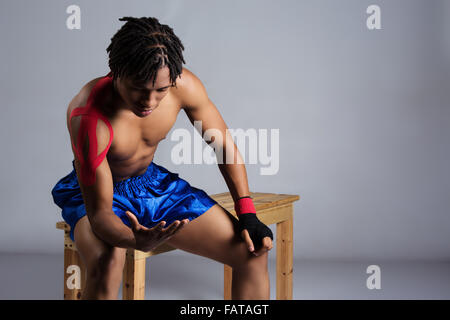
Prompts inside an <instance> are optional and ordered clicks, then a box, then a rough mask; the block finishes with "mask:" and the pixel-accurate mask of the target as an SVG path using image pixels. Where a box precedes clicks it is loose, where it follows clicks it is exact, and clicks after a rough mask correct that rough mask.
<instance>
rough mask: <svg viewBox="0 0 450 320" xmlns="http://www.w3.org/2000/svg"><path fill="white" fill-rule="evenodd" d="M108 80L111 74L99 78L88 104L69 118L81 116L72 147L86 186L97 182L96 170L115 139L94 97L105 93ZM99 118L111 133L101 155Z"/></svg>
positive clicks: (75, 110)
mask: <svg viewBox="0 0 450 320" xmlns="http://www.w3.org/2000/svg"><path fill="white" fill-rule="evenodd" d="M108 81H111V78H110V77H109V75H108V76H107V77H104V78H103V79H101V80H99V81H98V82H97V83H96V84H95V86H94V88H93V89H92V90H91V94H90V96H89V98H88V101H87V105H86V106H84V107H79V108H76V109H73V110H72V113H71V114H70V118H69V121H70V119H72V117H75V116H81V124H80V127H79V129H78V137H77V138H76V140H77V145H75V144H74V142H73V141H72V147H73V149H74V152H75V155H76V157H77V159H78V160H79V162H80V165H81V172H80V177H81V181H82V182H83V184H84V185H86V186H91V185H93V184H94V183H95V170H96V168H97V167H98V166H99V165H100V163H101V162H102V161H103V159H104V158H105V157H106V154H107V152H108V150H109V148H110V146H111V143H112V140H113V135H114V133H113V128H112V126H111V124H110V122H109V121H108V119H107V118H106V117H105V116H104V115H103V114H101V113H100V111H98V110H97V108H96V107H95V102H96V99H94V97H98V96H102V95H103V94H104V92H103V90H104V88H105V86H106V85H107V84H108ZM99 119H100V120H103V122H105V123H106V125H107V126H108V129H109V132H110V135H109V143H108V146H107V147H106V148H105V150H103V151H102V152H101V153H100V154H99V155H97V153H98V143H97V121H98V120H99ZM71 131H72V130H71ZM71 135H72V134H71ZM74 138H75V137H74ZM86 138H87V139H86ZM86 142H88V143H89V149H88V152H87V157H86V158H85V157H84V155H83V149H84V145H85V143H86Z"/></svg>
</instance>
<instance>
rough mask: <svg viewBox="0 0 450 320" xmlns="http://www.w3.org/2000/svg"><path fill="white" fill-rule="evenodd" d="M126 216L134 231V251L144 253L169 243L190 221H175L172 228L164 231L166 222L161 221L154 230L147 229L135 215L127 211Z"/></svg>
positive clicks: (169, 227)
mask: <svg viewBox="0 0 450 320" xmlns="http://www.w3.org/2000/svg"><path fill="white" fill-rule="evenodd" d="M125 214H126V215H127V217H128V220H129V221H130V223H131V230H132V231H133V233H134V237H135V239H136V246H135V248H134V249H137V250H140V251H144V252H148V251H151V250H152V249H154V248H156V247H157V246H159V245H160V244H162V243H163V242H165V241H167V240H168V239H170V238H171V237H172V236H173V235H174V234H175V233H177V232H178V231H180V230H181V229H182V228H183V227H184V225H186V224H187V223H188V222H189V219H184V220H182V221H181V222H180V220H175V221H174V222H172V224H171V225H170V226H168V227H167V228H165V229H164V228H163V227H164V225H165V224H166V222H165V221H161V222H160V223H158V224H157V225H156V226H154V227H153V228H146V227H144V226H143V225H141V224H139V222H138V220H137V218H136V216H135V215H134V214H133V213H131V212H130V211H127V212H126V213H125Z"/></svg>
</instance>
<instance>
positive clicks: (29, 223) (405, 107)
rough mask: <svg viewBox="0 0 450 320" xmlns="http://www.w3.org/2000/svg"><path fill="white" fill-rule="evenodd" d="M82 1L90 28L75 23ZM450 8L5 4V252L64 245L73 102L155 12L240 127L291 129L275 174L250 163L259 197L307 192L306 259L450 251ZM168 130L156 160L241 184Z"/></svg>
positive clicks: (55, 249) (180, 123)
mask: <svg viewBox="0 0 450 320" xmlns="http://www.w3.org/2000/svg"><path fill="white" fill-rule="evenodd" d="M71 4H76V5H78V6H80V8H81V30H69V29H67V28H66V19H67V16H68V14H67V13H66V8H67V7H68V6H69V5H71ZM370 4H377V5H379V6H380V8H381V26H382V29H381V30H368V28H367V27H366V19H367V16H368V14H367V13H366V8H367V7H368V6H369V5H370ZM449 14H450V1H438V0H436V1H380V0H377V1H361V0H358V1H356V0H355V1H297V0H296V1H286V0H284V1H229V0H228V1H174V0H171V1H129V2H124V1H106V0H104V1H98V0H97V1H81V0H78V1H76V2H72V1H49V0H45V1H23V0H21V1H17V0H15V1H11V0H9V1H2V2H0V15H1V16H0V21H1V24H2V28H1V29H0V33H1V40H2V44H1V48H2V50H1V53H0V54H1V56H0V58H1V59H0V61H1V74H2V77H1V86H0V88H1V89H0V90H1V97H2V107H1V110H2V116H1V117H0V119H1V120H0V121H1V126H0V130H1V135H0V139H1V148H2V156H1V158H0V159H1V160H0V161H1V163H0V164H1V165H0V168H1V191H2V192H1V200H2V223H1V227H0V251H2V252H16V253H17V252H19V253H20V252H35V253H60V252H62V232H61V231H60V230H56V229H55V223H56V222H57V221H60V220H62V219H61V216H60V210H59V208H57V207H56V205H55V204H54V203H53V201H52V198H51V194H50V190H51V188H52V187H53V186H54V184H55V183H56V181H57V180H59V179H60V178H61V177H63V176H65V175H66V174H68V173H69V172H70V171H71V169H72V166H71V160H72V152H71V149H70V144H69V135H68V132H67V129H66V124H65V111H66V108H67V105H68V103H69V102H70V100H71V99H72V97H73V96H74V95H75V94H76V93H77V92H78V90H79V89H80V87H81V86H82V85H83V84H84V83H86V82H87V81H89V80H91V79H93V78H95V77H99V76H102V75H105V74H106V73H107V72H108V71H109V69H108V65H107V53H106V47H107V45H108V44H109V42H110V39H111V37H112V36H113V34H114V33H115V32H116V31H117V30H118V29H119V28H120V26H121V25H122V24H123V22H120V21H119V20H118V18H120V17H122V16H136V17H140V16H154V17H157V18H158V19H159V20H160V22H161V23H164V24H169V25H170V26H171V27H172V28H173V29H174V31H175V33H176V34H177V35H178V36H179V37H180V38H181V40H182V42H183V44H184V45H185V47H186V50H185V51H184V55H185V60H186V62H187V64H186V67H187V68H189V69H190V70H191V71H193V72H194V73H195V74H196V75H197V76H198V77H199V78H200V79H201V80H202V81H203V83H204V85H205V87H206V89H207V90H208V93H209V96H210V98H211V100H212V101H213V102H214V103H215V104H216V106H217V107H218V108H219V110H220V112H221V114H222V116H223V118H224V119H225V121H226V123H227V125H228V127H230V128H244V129H248V128H257V129H268V130H270V129H279V130H280V168H279V171H278V173H277V174H276V175H268V176H263V175H260V174H259V170H260V168H261V167H262V165H260V164H249V165H247V171H248V177H249V185H250V189H251V191H254V192H276V193H290V194H298V195H300V197H301V200H300V201H299V202H296V203H295V219H294V220H295V222H294V232H295V235H294V240H295V243H294V251H295V258H296V259H303V258H305V259H306V258H309V259H340V260H347V259H372V260H371V261H374V262H375V263H376V261H378V260H381V259H425V260H428V259H430V260H448V259H449V257H450V249H449V243H450V232H449V231H450V215H449V205H450V200H449V194H450V184H449V181H450V179H449V178H450V170H449V169H448V163H449V160H450V153H449V145H448V139H449V137H450V126H449V120H450V108H449V106H450V104H449V102H450V93H449V85H448V84H449V80H450V76H449V74H450V72H449V71H450V22H449V21H450V20H449ZM183 127H184V128H187V129H188V130H190V131H192V129H193V127H192V126H191V124H190V122H189V121H188V119H187V117H186V115H185V114H184V112H181V113H180V115H179V117H178V120H177V122H176V124H175V126H174V128H173V130H174V129H175V128H183ZM170 135H171V133H170V132H169V134H168V136H167V139H166V140H165V141H164V142H162V143H161V144H160V146H159V149H158V151H157V153H156V155H155V162H156V163H158V164H161V165H163V166H165V167H166V168H168V169H169V170H172V171H175V172H178V173H179V174H180V176H181V177H183V178H185V179H186V180H188V181H189V182H190V183H191V184H192V185H194V186H197V187H199V188H202V189H204V190H205V191H207V192H208V193H210V194H213V193H219V192H224V191H228V190H227V189H226V184H225V182H224V181H223V178H222V176H221V174H220V172H219V170H218V168H217V166H215V165H206V164H204V165H180V166H178V165H174V164H173V163H171V161H170V151H171V148H172V147H173V145H174V144H175V142H172V141H170ZM273 230H274V229H273ZM179 254H183V253H181V252H180V253H179ZM271 254H272V253H271Z"/></svg>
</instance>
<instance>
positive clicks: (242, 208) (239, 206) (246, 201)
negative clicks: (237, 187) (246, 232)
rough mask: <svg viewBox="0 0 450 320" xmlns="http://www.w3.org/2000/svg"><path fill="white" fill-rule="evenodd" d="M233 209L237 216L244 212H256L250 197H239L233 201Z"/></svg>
mask: <svg viewBox="0 0 450 320" xmlns="http://www.w3.org/2000/svg"><path fill="white" fill-rule="evenodd" d="M234 210H235V211H236V215H237V216H239V215H241V214H245V213H255V214H256V209H255V205H254V204H253V200H252V198H250V197H244V198H240V199H239V200H238V201H237V202H235V203H234Z"/></svg>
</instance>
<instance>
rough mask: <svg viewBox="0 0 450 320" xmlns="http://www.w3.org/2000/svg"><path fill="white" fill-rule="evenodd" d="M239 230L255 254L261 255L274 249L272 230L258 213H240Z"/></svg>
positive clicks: (249, 248)
mask: <svg viewBox="0 0 450 320" xmlns="http://www.w3.org/2000/svg"><path fill="white" fill-rule="evenodd" d="M239 231H240V233H241V237H242V238H243V239H244V241H245V242H246V243H247V247H248V250H249V251H250V252H252V253H253V254H254V255H255V256H260V255H261V254H263V253H264V252H267V251H269V250H270V249H272V247H273V245H272V240H273V234H272V230H270V229H269V227H267V226H266V225H265V224H264V223H262V222H261V221H260V220H259V219H258V217H257V216H256V214H254V213H246V214H241V215H239ZM254 243H255V244H256V248H255V245H254ZM255 249H256V250H255Z"/></svg>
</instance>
